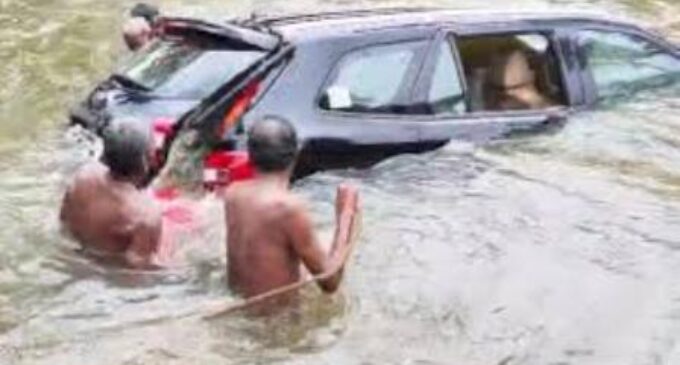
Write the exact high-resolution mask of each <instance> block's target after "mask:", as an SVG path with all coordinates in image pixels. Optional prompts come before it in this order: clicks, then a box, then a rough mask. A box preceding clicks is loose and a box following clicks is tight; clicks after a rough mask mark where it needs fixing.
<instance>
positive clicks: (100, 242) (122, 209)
mask: <svg viewBox="0 0 680 365" xmlns="http://www.w3.org/2000/svg"><path fill="white" fill-rule="evenodd" d="M60 219H61V221H62V224H63V226H64V228H65V230H66V231H67V232H68V233H69V234H71V235H72V236H73V237H74V238H75V239H76V240H77V241H78V242H79V243H80V245H81V246H82V248H83V249H84V250H85V251H86V252H89V253H93V254H96V255H97V256H107V257H111V258H118V259H121V260H122V261H123V262H124V263H125V264H127V265H129V266H131V267H134V268H152V267H154V266H155V265H154V264H153V256H154V254H155V253H156V251H157V250H158V248H159V246H160V238H161V230H162V229H161V210H160V207H159V206H158V205H157V204H156V203H155V202H154V201H153V200H152V199H151V197H150V196H149V195H148V194H146V193H145V192H144V191H143V190H141V189H139V188H138V187H137V186H136V185H135V183H134V182H133V181H130V180H125V179H119V178H114V177H113V176H112V175H111V174H110V173H109V170H108V168H107V167H106V166H104V165H103V164H101V163H92V164H89V165H86V166H84V167H82V168H81V169H80V170H79V171H78V172H77V173H76V175H75V177H74V179H73V181H72V182H71V184H70V185H69V187H68V188H67V191H66V193H65V195H64V198H63V201H62V207H61V214H60Z"/></svg>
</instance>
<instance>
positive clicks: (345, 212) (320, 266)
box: [285, 187, 357, 293]
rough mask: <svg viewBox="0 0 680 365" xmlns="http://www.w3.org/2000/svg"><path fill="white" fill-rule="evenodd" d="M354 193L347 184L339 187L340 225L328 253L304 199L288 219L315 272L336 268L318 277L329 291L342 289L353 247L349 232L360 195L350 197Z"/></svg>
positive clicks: (289, 229) (290, 233)
mask: <svg viewBox="0 0 680 365" xmlns="http://www.w3.org/2000/svg"><path fill="white" fill-rule="evenodd" d="M351 194H356V191H355V190H352V191H351V192H350V191H348V190H347V187H341V188H339V189H338V204H337V208H338V209H337V210H336V215H337V221H336V224H337V225H336V230H335V235H334V238H333V243H332V245H331V250H330V252H329V253H328V254H325V253H324V251H323V249H322V248H321V245H320V244H319V243H318V240H317V237H316V234H315V233H314V228H313V224H312V221H311V219H310V217H309V215H308V213H307V209H306V208H305V207H304V205H303V204H302V203H297V204H295V205H294V206H293V207H292V208H291V210H290V212H289V213H288V214H287V219H286V220H285V228H286V231H287V234H288V236H289V237H290V240H291V242H292V246H293V249H294V250H295V252H296V253H297V254H298V256H299V257H300V259H301V260H302V262H303V264H304V265H305V266H306V267H307V269H308V270H309V271H310V272H311V273H312V275H319V274H324V273H329V272H332V271H335V272H334V273H333V275H332V276H330V277H328V278H325V279H324V280H319V281H318V284H319V287H321V289H322V290H323V291H325V292H327V293H332V292H334V291H336V290H337V289H338V286H339V285H340V281H341V280H342V274H343V266H344V265H345V262H344V261H345V258H346V256H347V251H348V250H349V249H350V247H349V243H350V236H349V235H350V230H351V228H352V221H353V218H354V213H355V212H356V207H357V206H356V195H355V196H354V197H353V198H350V199H349V200H348V195H351ZM352 204H353V205H352ZM341 205H342V206H343V207H342V208H341V207H340V206H341Z"/></svg>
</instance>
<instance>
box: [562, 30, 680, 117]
mask: <svg viewBox="0 0 680 365" xmlns="http://www.w3.org/2000/svg"><path fill="white" fill-rule="evenodd" d="M568 33H569V35H570V37H571V40H572V42H573V44H574V48H575V49H576V53H577V57H578V61H579V62H578V63H579V65H580V67H581V73H580V75H581V79H582V82H583V84H584V86H585V90H587V91H588V92H587V93H586V95H587V102H588V103H590V104H593V103H597V102H601V101H604V102H609V101H616V100H624V99H627V98H629V97H630V96H633V95H634V94H636V93H637V92H640V91H644V90H650V89H658V88H663V87H668V86H673V85H677V84H678V81H680V52H678V49H677V48H676V47H675V46H673V45H671V44H668V43H667V42H665V41H663V40H662V39H659V38H657V37H654V36H652V35H650V34H646V33H644V32H641V31H639V30H637V29H627V28H623V27H616V26H611V25H589V26H588V27H579V28H572V29H570V30H569V31H568Z"/></svg>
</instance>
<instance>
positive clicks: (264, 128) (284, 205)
mask: <svg viewBox="0 0 680 365" xmlns="http://www.w3.org/2000/svg"><path fill="white" fill-rule="evenodd" d="M297 149H298V145H297V137H296V132H295V130H294V128H293V126H292V125H291V124H290V123H289V122H288V121H286V120H283V119H279V118H274V117H268V118H265V119H262V120H259V121H257V122H255V124H254V125H253V126H252V127H251V128H250V130H249V132H248V152H249V154H250V158H251V161H252V163H253V164H254V166H255V169H256V171H257V173H256V177H255V178H254V179H253V180H248V181H243V182H236V183H233V184H232V185H230V186H229V187H228V188H227V190H226V192H225V195H224V207H225V216H226V219H225V220H226V226H227V261H228V263H227V265H228V277H229V279H228V280H229V286H230V288H231V289H232V290H233V291H235V292H236V293H237V294H240V295H242V296H244V297H246V298H249V297H253V296H256V295H258V294H262V293H265V292H268V291H271V290H273V289H277V288H280V287H282V286H285V285H288V284H293V283H296V282H298V281H299V280H300V277H301V273H300V269H301V267H300V264H301V263H302V264H304V266H305V267H306V268H307V269H308V270H309V272H310V273H312V274H314V275H316V274H320V273H327V272H329V271H332V270H333V269H335V268H341V267H343V266H344V262H343V258H344V257H346V254H347V251H348V250H349V249H350V245H349V241H350V238H349V235H350V231H351V229H352V227H351V226H352V224H353V219H354V215H355V214H356V213H357V212H358V209H359V204H358V202H357V199H358V192H357V189H356V188H355V187H352V186H349V185H341V186H340V187H338V192H337V198H336V230H335V236H334V238H333V242H332V244H331V247H330V251H329V252H328V253H326V252H324V251H325V250H324V249H323V248H322V246H321V244H320V243H319V240H318V238H317V236H316V233H315V232H314V228H313V224H312V220H311V218H310V216H309V211H308V208H307V205H306V203H305V201H304V200H303V199H301V198H300V197H298V196H296V195H294V194H292V193H291V192H290V185H289V184H290V179H291V172H292V169H293V165H294V161H295V159H296V156H297ZM341 278H342V269H340V270H338V271H337V272H336V273H335V274H334V275H333V276H331V277H329V278H327V279H326V280H320V281H318V282H317V283H318V285H319V286H320V288H321V289H322V290H323V291H325V292H329V293H330V292H334V291H335V290H337V288H338V286H339V284H340V281H341ZM295 297H296V296H295V293H290V294H288V295H282V296H279V297H277V298H275V300H273V301H271V302H267V303H262V304H264V308H272V307H270V305H276V307H277V308H278V306H279V305H282V304H288V303H291V301H292V299H294V298H295Z"/></svg>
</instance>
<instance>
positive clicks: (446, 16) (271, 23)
mask: <svg viewBox="0 0 680 365" xmlns="http://www.w3.org/2000/svg"><path fill="white" fill-rule="evenodd" d="M516 21H527V22H530V21H535V22H541V21H543V22H556V23H605V24H617V25H626V26H632V24H631V23H630V22H629V21H627V20H625V19H613V18H612V16H611V15H604V14H602V13H595V12H560V11H489V10H452V9H444V8H382V9H371V10H348V11H337V12H324V13H303V14H293V15H286V16H277V17H262V18H256V19H254V22H255V23H256V24H257V25H260V26H266V27H269V28H272V29H274V30H275V31H277V32H278V33H280V34H282V35H283V36H284V37H285V38H287V39H289V40H293V41H304V40H310V39H319V38H332V37H337V36H342V35H347V34H351V33H358V32H368V31H377V30H386V29H394V28H405V27H428V26H429V27H440V26H442V25H453V26H460V27H465V26H472V25H483V24H491V23H508V22H516Z"/></svg>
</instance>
